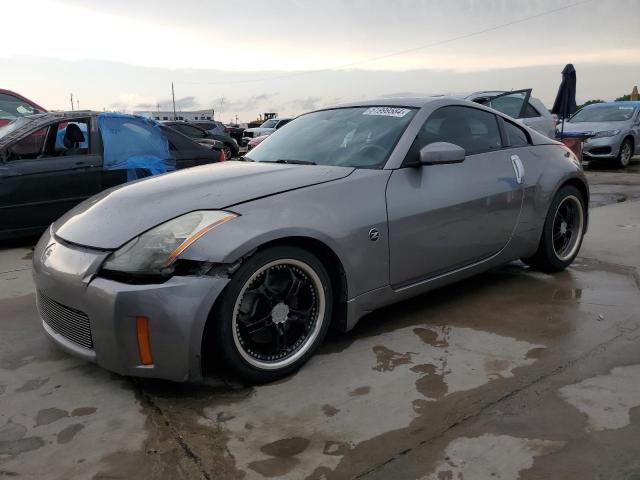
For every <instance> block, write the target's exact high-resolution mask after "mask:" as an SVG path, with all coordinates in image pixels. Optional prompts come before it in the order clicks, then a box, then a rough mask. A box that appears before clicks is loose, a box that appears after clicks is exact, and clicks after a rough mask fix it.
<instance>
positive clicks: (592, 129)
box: [563, 102, 640, 168]
mask: <svg viewBox="0 0 640 480" xmlns="http://www.w3.org/2000/svg"><path fill="white" fill-rule="evenodd" d="M563 134H564V135H571V134H577V135H578V136H582V137H588V138H587V139H586V140H585V141H584V143H583V150H582V154H583V156H584V157H585V159H591V160H605V161H613V162H616V163H617V164H618V166H620V167H622V168H625V167H626V166H628V165H629V162H630V161H631V158H632V157H633V156H634V155H637V154H640V102H609V103H594V104H592V105H588V106H586V107H584V108H582V109H581V110H580V111H578V112H577V113H576V114H575V115H574V116H573V117H571V118H570V119H569V121H568V122H565V124H564V132H563Z"/></svg>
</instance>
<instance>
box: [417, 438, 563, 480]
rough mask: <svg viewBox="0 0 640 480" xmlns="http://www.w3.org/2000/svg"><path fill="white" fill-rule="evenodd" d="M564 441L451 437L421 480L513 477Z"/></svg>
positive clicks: (561, 445) (494, 479)
mask: <svg viewBox="0 0 640 480" xmlns="http://www.w3.org/2000/svg"><path fill="white" fill-rule="evenodd" d="M564 444H565V442H558V441H550V440H539V439H528V438H518V437H511V436H508V435H489V434H485V435H482V436H480V437H474V438H468V437H461V438H457V439H455V440H454V441H452V442H451V443H450V444H449V445H448V446H447V448H446V449H445V452H444V455H443V456H444V458H443V459H442V460H441V461H440V463H439V464H438V466H437V467H436V469H435V471H434V472H433V473H431V474H430V475H428V476H426V477H422V478H423V480H496V479H500V480H517V479H518V478H520V472H521V471H523V470H526V469H528V468H531V467H532V466H533V463H534V461H535V457H538V456H541V455H547V454H549V453H553V452H556V451H558V450H559V449H561V448H562V447H563V446H564Z"/></svg>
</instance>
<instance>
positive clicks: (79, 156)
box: [0, 120, 101, 232]
mask: <svg viewBox="0 0 640 480" xmlns="http://www.w3.org/2000/svg"><path fill="white" fill-rule="evenodd" d="M81 121H82V120H81ZM81 121H79V122H81ZM84 121H86V122H88V120H84ZM61 125H62V124H61V123H55V124H51V125H48V126H46V127H42V128H40V129H38V130H37V131H35V132H31V133H30V134H28V135H26V136H24V137H22V138H21V139H19V140H17V141H16V142H15V143H13V144H12V145H10V146H9V151H8V154H7V155H6V156H5V160H4V161H3V162H2V163H0V216H1V217H2V226H1V227H0V228H1V229H2V230H3V231H25V232H31V231H33V232H36V231H38V230H43V229H45V228H46V227H47V226H48V225H49V224H51V223H52V222H53V221H54V220H56V219H57V218H58V217H60V216H61V215H62V214H64V213H65V212H67V211H68V210H70V209H71V208H72V207H74V206H75V205H76V204H78V203H79V202H81V201H82V200H84V199H85V198H87V197H89V196H90V195H93V194H94V193H97V192H98V191H99V178H100V177H99V171H100V169H101V159H100V156H99V155H93V154H91V152H90V150H89V148H90V146H89V145H88V146H87V151H86V152H77V153H74V154H72V155H65V151H64V149H63V150H60V149H59V141H58V142H56V140H58V138H57V137H58V131H59V128H58V127H59V126H61ZM63 127H64V125H63ZM87 131H88V128H87ZM87 142H88V139H87ZM56 145H57V146H56Z"/></svg>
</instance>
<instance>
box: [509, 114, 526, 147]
mask: <svg viewBox="0 0 640 480" xmlns="http://www.w3.org/2000/svg"><path fill="white" fill-rule="evenodd" d="M504 129H505V131H506V132H507V137H508V138H509V146H511V147H526V146H527V145H529V138H528V136H527V133H526V132H525V131H524V130H522V129H521V128H520V127H518V126H516V125H514V124H513V123H511V122H508V121H506V120H505V122H504Z"/></svg>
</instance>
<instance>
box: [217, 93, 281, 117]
mask: <svg viewBox="0 0 640 480" xmlns="http://www.w3.org/2000/svg"><path fill="white" fill-rule="evenodd" d="M277 95H279V94H278V93H259V94H257V95H252V96H250V97H247V98H240V99H236V100H227V99H225V100H224V102H223V103H221V102H220V100H219V99H218V100H216V101H213V102H211V103H212V104H214V105H216V107H217V108H216V110H217V111H219V112H231V113H233V112H247V111H254V110H256V109H260V108H262V107H263V106H264V105H265V104H266V102H267V101H269V100H271V101H273V99H274V97H276V96H277Z"/></svg>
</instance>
